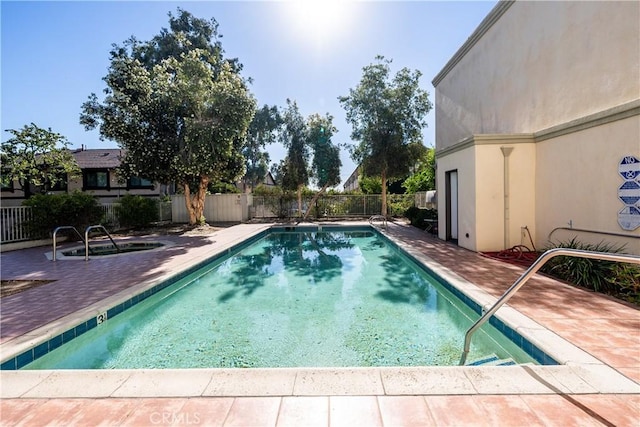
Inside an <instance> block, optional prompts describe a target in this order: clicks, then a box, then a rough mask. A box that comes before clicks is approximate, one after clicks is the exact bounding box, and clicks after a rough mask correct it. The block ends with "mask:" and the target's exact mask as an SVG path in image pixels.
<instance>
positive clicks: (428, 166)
mask: <svg viewBox="0 0 640 427" xmlns="http://www.w3.org/2000/svg"><path fill="white" fill-rule="evenodd" d="M402 186H403V187H404V188H405V189H406V190H407V193H415V192H417V191H429V190H435V188H436V156H435V150H434V149H433V148H427V149H426V151H425V152H424V154H423V155H422V156H421V157H420V159H419V160H418V162H417V166H416V168H415V170H414V172H413V173H412V174H411V175H410V176H409V177H408V178H407V179H406V180H405V181H404V182H403V183H402Z"/></svg>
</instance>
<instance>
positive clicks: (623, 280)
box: [607, 263, 640, 305]
mask: <svg viewBox="0 0 640 427" xmlns="http://www.w3.org/2000/svg"><path fill="white" fill-rule="evenodd" d="M607 282H609V284H610V285H611V286H613V287H614V288H615V289H617V290H618V292H617V296H618V297H619V298H621V299H624V300H627V301H629V302H632V303H634V304H638V305H640V266H638V265H634V264H623V263H617V264H616V265H615V266H614V267H613V275H612V276H611V277H608V278H607Z"/></svg>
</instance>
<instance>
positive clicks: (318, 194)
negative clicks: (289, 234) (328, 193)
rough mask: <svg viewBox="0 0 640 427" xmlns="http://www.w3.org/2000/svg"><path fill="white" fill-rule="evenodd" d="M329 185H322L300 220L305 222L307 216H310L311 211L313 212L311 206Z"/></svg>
mask: <svg viewBox="0 0 640 427" xmlns="http://www.w3.org/2000/svg"><path fill="white" fill-rule="evenodd" d="M327 187H328V185H325V186H324V187H322V188H321V189H320V191H318V192H317V193H316V194H315V195H314V196H313V199H311V202H310V203H309V207H308V208H307V211H306V212H305V213H304V217H303V218H302V219H301V220H300V222H304V221H306V220H307V217H308V216H309V212H311V207H312V206H314V205H315V203H316V201H317V200H318V198H319V197H320V195H321V194H322V193H324V192H325V190H326V189H327Z"/></svg>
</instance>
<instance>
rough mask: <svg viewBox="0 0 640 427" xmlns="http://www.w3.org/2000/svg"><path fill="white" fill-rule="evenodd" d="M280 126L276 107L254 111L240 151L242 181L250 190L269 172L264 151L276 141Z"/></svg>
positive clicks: (267, 157) (280, 119) (263, 107)
mask: <svg viewBox="0 0 640 427" xmlns="http://www.w3.org/2000/svg"><path fill="white" fill-rule="evenodd" d="M281 125H282V118H281V117H280V112H279V111H278V107H276V106H273V107H269V106H268V105H264V106H262V108H260V109H259V110H258V111H256V114H255V116H254V117H253V120H252V121H251V124H250V125H249V131H248V133H247V142H246V145H245V147H244V149H243V151H242V154H243V155H244V158H245V165H246V170H247V171H246V174H245V177H244V180H245V182H246V183H248V184H249V185H250V186H251V188H252V189H255V188H256V186H257V185H258V184H259V183H261V182H262V180H263V179H264V177H265V175H266V174H267V172H268V171H269V160H270V159H269V153H268V152H266V151H265V146H266V145H267V144H272V143H274V142H275V141H276V135H277V131H278V129H279V128H280V126H281Z"/></svg>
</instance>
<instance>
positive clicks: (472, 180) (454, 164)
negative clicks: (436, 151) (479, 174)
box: [436, 146, 477, 250]
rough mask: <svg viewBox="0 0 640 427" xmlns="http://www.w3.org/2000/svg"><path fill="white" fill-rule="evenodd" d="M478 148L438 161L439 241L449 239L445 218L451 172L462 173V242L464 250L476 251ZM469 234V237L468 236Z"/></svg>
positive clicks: (459, 182) (460, 231) (460, 189)
mask: <svg viewBox="0 0 640 427" xmlns="http://www.w3.org/2000/svg"><path fill="white" fill-rule="evenodd" d="M475 167H476V162H475V147H473V146H472V147H469V148H465V149H462V150H459V151H456V152H454V153H452V154H450V155H448V156H446V157H443V158H441V159H438V160H437V169H436V174H437V178H436V180H437V182H438V189H437V192H436V194H437V197H438V237H440V238H441V239H443V240H444V239H446V238H447V235H446V232H447V218H446V215H445V206H446V191H445V176H446V173H447V172H450V171H454V170H457V172H458V242H459V245H460V246H463V247H465V248H467V249H471V250H476V239H477V236H476V234H475V233H474V232H473V231H474V230H475V224H476V191H475V186H476V174H475ZM467 233H469V237H466V234H467Z"/></svg>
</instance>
